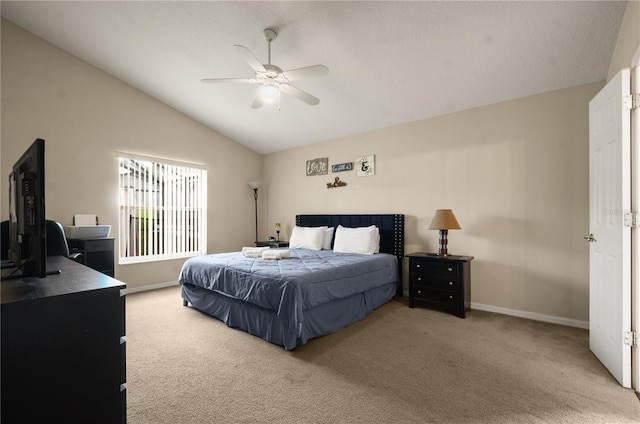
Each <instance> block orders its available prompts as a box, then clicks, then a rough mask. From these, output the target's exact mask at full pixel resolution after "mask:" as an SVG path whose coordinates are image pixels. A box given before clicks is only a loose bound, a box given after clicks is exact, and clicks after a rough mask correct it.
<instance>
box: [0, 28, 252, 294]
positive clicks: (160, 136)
mask: <svg viewBox="0 0 640 424" xmlns="http://www.w3.org/2000/svg"><path fill="white" fill-rule="evenodd" d="M1 137H2V139H1V142H2V145H1V152H2V155H1V174H2V178H1V179H0V181H1V184H0V186H1V190H0V193H3V195H2V197H1V199H0V201H1V202H2V208H1V216H2V219H7V217H8V207H7V204H6V203H7V202H6V193H8V187H7V175H8V170H9V169H10V167H11V165H12V164H13V163H14V162H15V160H16V159H17V158H18V157H19V156H20V154H21V153H22V152H23V151H24V150H25V149H26V148H27V147H28V146H29V144H31V143H32V142H33V140H34V139H35V138H38V137H40V138H44V139H45V140H46V147H45V158H46V208H47V217H48V218H50V219H55V220H57V221H60V222H61V223H62V224H63V225H71V221H72V217H73V215H74V214H75V213H95V214H98V216H99V217H100V221H101V223H104V224H111V225H112V226H113V227H114V230H112V235H113V234H115V230H116V229H117V224H118V222H117V220H118V191H117V184H118V169H117V162H116V159H115V156H114V151H116V150H118V151H128V152H133V153H139V154H146V155H152V156H156V157H166V158H172V159H175V160H181V161H188V162H196V163H202V164H205V165H207V166H208V168H209V181H208V184H209V213H208V222H209V232H208V233H209V234H208V240H209V243H208V249H209V251H210V252H219V251H228V250H234V249H238V248H239V247H241V246H242V245H245V244H248V243H251V242H252V241H253V239H254V235H253V233H254V229H253V226H252V225H250V223H253V196H252V193H251V190H250V189H249V187H248V186H247V184H246V182H247V181H250V180H254V179H258V178H259V177H260V172H261V163H260V161H261V158H260V156H259V155H258V154H256V153H254V152H252V151H250V150H248V149H246V148H244V147H242V146H240V145H239V144H237V143H235V142H233V141H231V140H229V139H227V138H225V137H223V136H221V135H219V134H217V133H216V132H214V131H212V130H211V129H209V128H207V127H205V126H203V125H201V124H199V123H197V122H196V121H194V120H192V119H190V118H188V117H186V116H185V115H183V114H181V113H179V112H177V111H175V110H173V109H171V108H169V107H168V106H166V105H164V104H163V103H161V102H159V101H157V100H155V99H153V98H152V97H150V96H148V95H146V94H144V93H142V92H140V91H138V90H136V89H134V88H132V87H131V86H129V85H127V84H125V83H123V82H122V81H120V80H118V79H116V78H113V77H112V76H110V75H108V74H106V73H104V72H102V71H100V70H98V69H96V68H94V67H93V66H91V65H89V64H87V63H85V62H82V61H80V60H79V59H77V58H75V57H73V56H71V55H69V54H67V53H65V52H64V51H62V50H60V49H58V48H56V47H54V46H52V45H51V44H48V43H46V42H44V41H43V40H41V39H39V38H37V37H35V36H34V35H32V34H31V33H28V32H26V31H24V30H22V29H21V28H19V27H17V26H16V25H14V24H12V23H11V22H8V21H6V20H2V130H1ZM182 262H183V260H174V261H163V262H155V263H152V264H135V265H122V266H118V267H117V269H116V277H117V278H119V279H121V280H122V281H124V282H126V283H127V284H128V287H129V288H135V287H140V286H142V285H146V284H156V283H163V282H167V281H176V280H177V277H178V273H179V270H180V266H181V265H182Z"/></svg>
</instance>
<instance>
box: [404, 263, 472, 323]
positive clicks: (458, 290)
mask: <svg viewBox="0 0 640 424" xmlns="http://www.w3.org/2000/svg"><path fill="white" fill-rule="evenodd" d="M407 256H408V257H409V307H410V308H413V306H414V305H415V304H418V305H424V306H428V307H432V308H435V309H440V310H442V311H445V312H449V313H451V314H454V315H457V316H459V317H460V318H464V317H465V316H466V310H467V309H469V305H470V303H471V260H472V259H473V256H455V255H448V256H438V255H436V254H433V253H421V252H419V253H411V254H409V255H407Z"/></svg>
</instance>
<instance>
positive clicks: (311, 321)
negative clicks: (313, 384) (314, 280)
mask: <svg viewBox="0 0 640 424" xmlns="http://www.w3.org/2000/svg"><path fill="white" fill-rule="evenodd" d="M395 294H396V283H395V282H391V283H388V284H385V285H383V286H380V287H376V288H374V289H371V290H369V291H366V292H364V293H356V294H354V295H352V296H349V297H346V298H341V299H335V300H333V301H331V302H329V303H324V304H321V305H318V306H315V307H313V308H311V309H306V310H304V311H303V320H302V324H301V328H299V329H298V332H297V333H296V332H294V331H292V330H291V329H290V328H289V327H288V326H287V325H285V324H284V323H283V322H282V321H281V319H280V318H279V317H278V315H277V313H276V312H275V311H272V310H269V309H265V308H262V307H260V306H257V305H254V304H252V303H247V302H243V301H241V300H238V299H234V298H232V297H228V296H224V295H221V294H219V293H217V292H214V291H211V290H207V289H204V288H201V287H198V286H194V285H191V284H188V283H184V284H182V298H183V299H184V301H185V303H186V302H188V303H189V304H190V305H191V306H193V307H194V308H195V309H197V310H199V311H201V312H204V313H206V314H207V315H211V316H213V317H215V318H218V319H219V320H221V321H222V322H224V323H225V324H227V326H229V327H231V328H237V329H240V330H243V331H246V332H247V333H249V334H252V335H254V336H257V337H261V338H263V339H264V340H266V341H268V342H271V343H274V344H276V345H279V346H282V347H284V348H285V349H286V350H292V349H293V348H295V347H296V346H298V345H301V344H305V343H306V342H307V341H308V340H309V339H311V338H313V337H318V336H323V335H326V334H330V333H334V332H336V331H338V330H340V329H342V328H345V327H347V326H348V325H349V324H351V323H353V322H356V321H358V320H361V319H363V318H364V317H366V316H367V315H368V314H370V313H371V312H372V311H373V310H374V309H376V308H377V307H379V306H381V305H383V304H384V303H386V302H388V301H389V300H390V299H391V298H392V297H394V296H395Z"/></svg>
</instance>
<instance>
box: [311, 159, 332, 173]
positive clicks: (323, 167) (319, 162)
mask: <svg viewBox="0 0 640 424" xmlns="http://www.w3.org/2000/svg"><path fill="white" fill-rule="evenodd" d="M328 173H329V158H316V159H312V160H308V161H307V177H310V176H313V175H326V174H328Z"/></svg>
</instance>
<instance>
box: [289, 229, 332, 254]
mask: <svg viewBox="0 0 640 424" xmlns="http://www.w3.org/2000/svg"><path fill="white" fill-rule="evenodd" d="M326 232H327V227H326V226H324V227H298V226H295V227H293V231H292V232H291V237H290V238H289V248H291V249H312V250H320V249H322V243H323V242H324V235H325V233H326Z"/></svg>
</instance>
